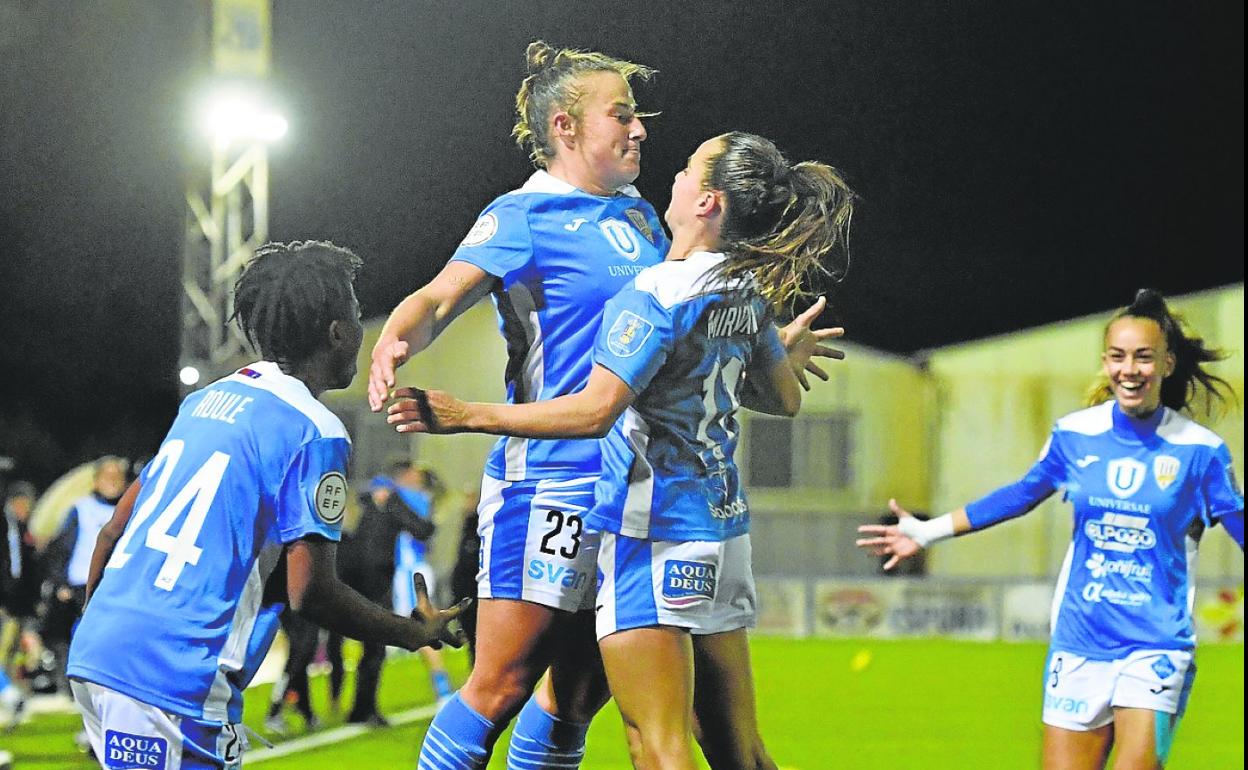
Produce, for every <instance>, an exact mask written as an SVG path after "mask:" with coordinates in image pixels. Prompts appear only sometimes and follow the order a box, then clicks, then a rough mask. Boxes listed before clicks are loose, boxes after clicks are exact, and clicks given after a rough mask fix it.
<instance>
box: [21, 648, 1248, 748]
mask: <svg viewBox="0 0 1248 770" xmlns="http://www.w3.org/2000/svg"><path fill="white" fill-rule="evenodd" d="M752 649H753V655H754V666H755V678H756V680H757V687H758V697H759V718H760V721H761V724H762V730H763V736H764V738H765V740H766V741H767V745H768V748H769V749H770V750H771V753H772V756H774V757H775V758H776V760H777V762H778V763H779V764H780V766H781V767H782V768H785V770H816V769H817V768H863V769H864V770H869V769H870V768H881V769H884V768H887V770H896V769H897V768H932V769H933V770H941V769H943V768H950V769H952V768H957V769H958V770H968V769H971V768H985V769H987V768H992V769H993V770H1000V769H1007V770H1008V769H1012V768H1032V767H1037V766H1038V764H1039V763H1038V757H1039V751H1040V720H1039V694H1038V690H1039V685H1040V680H1041V668H1042V666H1043V663H1044V652H1045V647H1044V645H1042V644H1004V643H1001V644H981V643H972V642H951V641H935V640H923V641H889V642H885V641H869V640H850V641H839V640H838V641H831V640H788V639H774V638H764V637H760V638H756V639H755V640H754V641H753V644H752ZM448 657H449V661H450V664H451V668H452V673H453V675H454V676H456V679H457V681H462V678H463V676H464V673H465V666H466V657H465V656H464V655H463V654H462V653H452V654H451V655H450V656H448ZM1197 662H1198V665H1199V667H1200V668H1199V674H1198V676H1197V678H1196V687H1195V690H1194V693H1193V696H1192V701H1191V705H1190V708H1189V710H1188V714H1187V717H1186V718H1185V719H1184V721H1183V723H1182V725H1181V727H1180V729H1179V733H1178V738H1177V741H1176V745H1175V748H1174V751H1173V754H1172V757H1171V762H1170V764H1169V768H1170V770H1185V769H1186V770H1220V769H1221V768H1240V767H1243V766H1244V728H1243V720H1244V684H1243V682H1244V648H1243V646H1242V645H1225V646H1214V645H1211V646H1207V647H1204V648H1202V649H1200V650H1199V651H1198V654H1197ZM350 681H351V679H350V677H349V678H348V688H349V687H350ZM268 694H269V693H268V687H267V686H261V687H257V688H253V689H252V690H251V691H249V692H248V696H247V702H248V706H247V710H246V717H245V718H246V721H247V722H248V723H249V724H250V725H252V726H253V727H256V728H259V727H260V723H261V722H262V721H263V716H264V709H265V706H266V705H267V702H268ZM348 695H349V692H348ZM431 700H432V695H431V693H430V690H429V683H428V677H427V676H426V675H425V673H424V669H423V666H422V665H421V663H420V660H419V659H418V658H416V657H402V658H397V659H392V660H391V661H390V662H389V663H388V664H387V668H386V673H385V675H384V678H383V693H382V708H383V710H385V711H387V712H389V713H396V712H398V711H400V710H403V709H406V708H411V707H414V706H417V705H420V704H422V703H428V702H430V701H431ZM313 705H314V707H316V709H317V710H318V711H319V712H321V713H324V711H325V708H326V689H325V682H324V678H323V677H320V678H318V679H317V680H316V681H315V682H314V689H313ZM339 720H340V717H331V718H329V719H328V720H327V724H329V725H331V726H332V725H333V724H336V723H337V722H338V721H339ZM78 724H79V722H78V720H77V719H76V718H74V717H72V716H46V717H40V718H38V719H36V720H34V721H31V722H29V723H27V724H25V725H23V726H22V727H20V728H18V729H17V730H16V731H14V732H12V733H9V734H0V748H4V749H6V750H8V751H10V752H12V753H13V754H14V755H15V757H16V762H15V764H14V770H28V769H30V770H34V769H36V768H37V769H39V770H49V769H51V768H84V769H85V768H91V767H97V766H96V765H93V764H92V763H91V762H89V761H88V760H87V759H86V758H85V757H84V756H82V755H80V754H77V753H76V752H75V751H74V749H73V746H72V741H71V736H72V735H73V733H74V731H75V730H76V729H77V728H78ZM291 724H292V728H294V734H293V735H292V736H291V738H290V739H288V740H297V739H298V737H299V735H298V733H299V730H300V729H301V726H299V724H298V719H297V718H295V719H293V720H292V723H291ZM427 725H428V723H427V721H418V722H413V723H411V724H408V725H404V726H401V727H394V728H390V729H388V730H379V731H373V732H370V733H368V734H366V735H364V736H361V737H358V738H353V739H350V740H346V741H343V742H341V743H338V744H335V745H332V746H327V747H322V748H318V749H314V750H310V751H305V752H300V753H297V754H293V755H290V756H287V757H283V758H278V759H273V760H270V761H266V762H264V763H259V764H256V765H255V766H256V767H257V768H267V769H268V770H294V769H295V768H298V769H299V770H321V769H322V768H324V769H325V770H343V768H355V767H368V768H402V769H403V770H410V769H411V768H413V767H415V763H416V754H417V746H418V743H419V741H420V738H421V736H422V735H423V734H424V731H425V729H426V727H427ZM506 740H507V738H506V736H504V737H503V738H502V739H501V740H500V742H499V749H500V750H499V751H496V753H495V757H494V760H493V762H492V763H491V764H490V768H491V769H494V768H503V767H504V766H505V764H506V763H505V754H506V750H505V748H504V747H505V746H506ZM246 764H247V763H246V761H245V760H244V765H246ZM583 767H585V768H586V770H617V769H618V770H625V769H626V768H628V767H630V765H629V763H628V755H627V752H626V750H625V748H624V738H623V728H622V727H621V724H620V719H619V716H618V714H617V713H616V712H615V710H614V707H613V706H608V707H607V710H605V711H604V712H603V714H602V715H601V716H600V717H599V718H598V719H597V720H596V721H595V723H594V726H593V728H592V729H591V730H590V733H589V746H588V752H587V754H586V760H585V763H584V765H583Z"/></svg>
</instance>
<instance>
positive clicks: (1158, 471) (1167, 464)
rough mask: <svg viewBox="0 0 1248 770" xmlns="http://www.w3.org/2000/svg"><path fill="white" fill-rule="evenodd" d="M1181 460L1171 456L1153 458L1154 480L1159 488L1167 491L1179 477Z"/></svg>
mask: <svg viewBox="0 0 1248 770" xmlns="http://www.w3.org/2000/svg"><path fill="white" fill-rule="evenodd" d="M1180 465H1181V464H1180V463H1179V458H1177V457H1171V456H1170V455H1157V456H1156V457H1154V458H1153V480H1154V481H1156V482H1157V486H1159V487H1161V488H1162V490H1165V489H1166V487H1168V486H1170V485H1171V484H1173V483H1174V480H1175V479H1177V478H1178V477H1179V467H1180Z"/></svg>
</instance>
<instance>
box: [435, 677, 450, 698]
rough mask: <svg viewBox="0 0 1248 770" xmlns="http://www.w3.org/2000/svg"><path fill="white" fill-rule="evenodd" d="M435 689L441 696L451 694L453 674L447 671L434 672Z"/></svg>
mask: <svg viewBox="0 0 1248 770" xmlns="http://www.w3.org/2000/svg"><path fill="white" fill-rule="evenodd" d="M433 691H434V693H435V694H436V695H437V696H438V697H439V698H445V697H447V696H449V695H450V694H451V676H450V674H448V673H446V672H445V671H434V672H433Z"/></svg>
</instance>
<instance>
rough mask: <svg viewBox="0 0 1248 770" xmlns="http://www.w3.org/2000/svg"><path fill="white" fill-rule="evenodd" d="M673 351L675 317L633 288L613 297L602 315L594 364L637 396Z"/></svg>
mask: <svg viewBox="0 0 1248 770" xmlns="http://www.w3.org/2000/svg"><path fill="white" fill-rule="evenodd" d="M671 347H672V318H671V314H670V313H668V311H667V310H666V309H665V308H664V307H663V306H662V305H660V304H659V302H658V300H657V299H656V298H655V297H654V295H652V294H650V293H648V292H643V291H638V290H637V289H636V288H635V287H634V286H633V284H631V283H630V284H629V285H628V286H625V287H624V288H623V289H621V290H620V293H619V294H617V295H615V296H614V297H612V298H611V299H610V300H609V301H608V302H607V306H606V309H605V310H604V311H603V314H602V326H601V328H600V329H599V331H598V339H597V342H596V343H595V345H594V363H596V364H601V365H602V366H605V367H606V368H608V369H610V370H611V371H612V372H614V373H615V375H616V376H617V377H619V378H620V379H621V380H623V381H624V382H625V384H627V385H628V387H629V388H631V389H632V391H633V392H634V393H641V392H642V391H643V390H645V389H646V386H647V385H649V384H650V380H651V379H653V377H654V375H655V373H656V372H658V371H659V367H661V366H663V362H664V361H666V360H667V354H668V352H669V351H670V350H671Z"/></svg>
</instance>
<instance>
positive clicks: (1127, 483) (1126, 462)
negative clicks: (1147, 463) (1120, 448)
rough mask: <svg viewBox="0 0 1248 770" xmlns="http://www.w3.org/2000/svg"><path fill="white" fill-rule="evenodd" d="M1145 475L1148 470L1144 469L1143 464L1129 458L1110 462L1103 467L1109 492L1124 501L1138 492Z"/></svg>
mask: <svg viewBox="0 0 1248 770" xmlns="http://www.w3.org/2000/svg"><path fill="white" fill-rule="evenodd" d="M1147 475H1148V469H1147V468H1145V467H1144V463H1142V462H1140V461H1139V460H1133V459H1131V458H1130V457H1120V458H1118V459H1117V460H1110V461H1109V464H1108V465H1107V466H1105V479H1106V481H1107V482H1108V483H1109V491H1110V492H1113V493H1114V496H1115V497H1118V498H1124V499H1125V498H1128V497H1130V496H1131V495H1134V494H1135V493H1136V492H1138V491H1140V487H1141V486H1143V485H1144V477H1145V476H1147Z"/></svg>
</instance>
